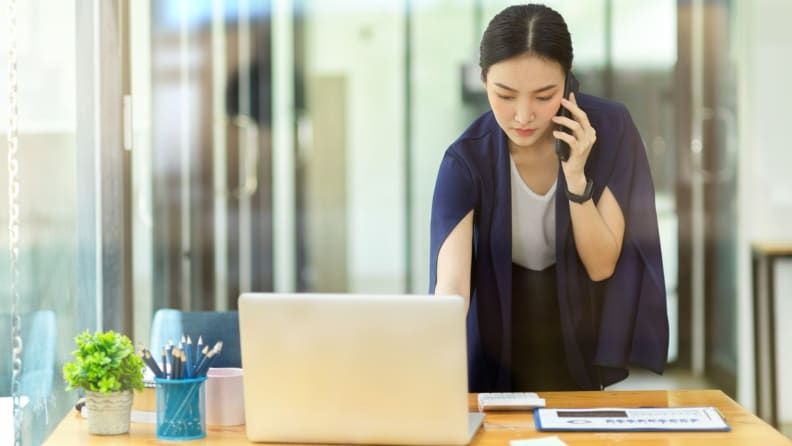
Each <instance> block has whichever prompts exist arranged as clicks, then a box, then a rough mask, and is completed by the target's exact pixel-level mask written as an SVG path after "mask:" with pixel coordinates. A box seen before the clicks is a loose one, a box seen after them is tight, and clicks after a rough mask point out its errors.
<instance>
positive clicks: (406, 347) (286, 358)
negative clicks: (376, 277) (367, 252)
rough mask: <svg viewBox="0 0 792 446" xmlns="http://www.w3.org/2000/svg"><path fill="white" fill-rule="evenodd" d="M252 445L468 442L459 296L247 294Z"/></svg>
mask: <svg viewBox="0 0 792 446" xmlns="http://www.w3.org/2000/svg"><path fill="white" fill-rule="evenodd" d="M239 331H240V336H241V338H240V347H241V350H242V367H243V369H244V370H245V374H244V398H245V419H246V430H247V437H248V439H249V440H250V441H262V442H292V443H357V444H362V443H366V444H391V445H395V444H404V445H408V444H426V445H441V444H442V445H464V444H467V443H469V442H470V440H471V438H472V437H473V435H474V434H475V432H476V430H477V429H478V427H479V426H480V424H481V421H482V418H483V415H482V414H480V413H473V414H468V392H467V360H466V355H467V352H466V342H465V305H464V303H463V301H462V299H461V298H460V297H457V296H427V295H368V294H278V293H246V294H242V295H241V296H240V298H239Z"/></svg>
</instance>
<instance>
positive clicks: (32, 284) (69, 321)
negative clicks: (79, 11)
mask: <svg viewBox="0 0 792 446" xmlns="http://www.w3.org/2000/svg"><path fill="white" fill-rule="evenodd" d="M16 3H17V9H16V11H15V12H16V20H15V23H16V39H15V40H16V43H15V45H14V46H15V51H16V56H17V58H16V71H17V73H16V79H17V87H16V89H15V90H9V81H10V78H9V74H10V73H9V68H10V65H9V58H8V57H5V56H6V55H7V54H9V53H8V52H7V49H8V48H9V44H10V43H12V42H11V41H10V40H9V39H10V38H11V36H10V32H11V30H12V29H11V27H10V26H7V24H10V23H11V21H10V17H9V11H10V9H9V8H8V4H7V2H1V3H0V5H2V7H0V23H3V26H2V27H0V47H2V48H3V57H0V79H2V81H0V96H1V97H2V98H3V101H2V104H3V106H2V107H0V135H2V137H0V140H1V141H2V143H3V150H2V153H3V157H2V159H3V161H2V162H0V166H2V169H0V185H2V190H3V193H0V220H2V222H3V223H2V226H3V228H4V230H3V231H0V284H1V285H2V286H0V333H2V334H3V335H2V339H3V340H4V342H2V343H0V444H4V445H5V444H13V441H14V429H13V420H14V418H13V415H12V409H11V407H12V398H11V397H12V361H11V359H12V351H11V347H12V342H11V339H10V337H9V335H10V334H12V320H13V319H12V317H13V316H12V315H11V314H10V312H11V308H12V301H14V300H16V303H17V305H16V309H17V310H18V312H19V315H20V318H19V334H20V336H21V346H22V350H21V359H22V362H21V364H20V365H21V373H22V374H21V376H20V379H19V386H18V395H19V396H20V400H21V402H22V404H23V406H24V409H23V411H22V431H21V440H22V441H23V442H24V444H26V445H27V444H33V445H35V444H39V443H40V442H41V441H42V440H43V439H44V438H45V437H46V435H47V434H48V433H49V432H50V431H51V430H52V429H53V428H54V426H55V425H56V424H57V423H58V422H59V420H60V419H61V418H62V417H63V416H64V415H65V414H66V412H67V411H69V410H70V409H71V408H72V404H73V401H74V400H75V398H76V396H75V395H73V394H72V395H69V394H67V393H66V392H65V390H64V389H65V386H64V385H63V379H62V377H61V373H60V370H61V368H62V366H63V363H64V362H65V361H67V360H69V356H70V353H71V351H72V350H73V341H72V337H71V336H69V335H66V336H63V335H61V336H57V335H56V334H71V333H74V332H75V325H76V324H75V319H76V316H77V280H78V278H77V269H76V265H77V255H78V248H77V241H76V234H77V227H76V226H77V212H78V206H77V193H76V174H75V172H76V166H77V161H76V159H77V158H76V146H75V129H76V105H75V104H76V102H75V73H76V62H75V61H76V54H75V50H76V48H75V46H76V45H75V33H76V31H75V5H74V2H60V1H45V0H37V1H25V2H16ZM53 46H54V47H53ZM10 95H12V96H15V97H16V103H17V104H18V105H17V106H18V108H17V111H18V120H17V121H16V122H17V136H18V137H17V147H18V149H17V152H16V159H17V162H18V164H17V165H18V174H17V178H18V185H19V188H18V195H17V197H18V198H17V199H16V201H17V203H18V209H19V214H18V215H19V218H18V221H19V233H18V234H19V237H18V243H17V244H15V248H16V249H18V251H17V252H18V257H17V259H18V261H17V262H16V266H17V268H16V269H17V270H18V275H17V276H16V281H15V283H16V290H17V296H16V298H14V296H13V293H12V287H11V284H12V281H13V273H12V270H11V265H10V262H11V260H10V259H11V256H10V253H9V249H11V245H10V240H9V237H10V232H9V230H8V229H7V228H8V227H9V226H8V225H9V216H10V214H9V212H10V207H9V205H10V204H11V203H10V202H9V190H8V188H9V187H10V186H11V185H10V184H9V172H10V168H9V166H12V165H13V163H10V161H11V160H9V158H8V154H9V151H8V148H9V146H10V142H9V141H8V138H7V137H8V136H9V133H8V131H9V118H10V116H9V113H10V112H11V108H10V107H9V104H10V101H7V100H6V99H7V98H10V97H11V96H10ZM7 160H8V162H7ZM17 345H18V344H17Z"/></svg>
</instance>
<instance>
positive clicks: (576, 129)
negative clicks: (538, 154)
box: [553, 93, 597, 184]
mask: <svg viewBox="0 0 792 446" xmlns="http://www.w3.org/2000/svg"><path fill="white" fill-rule="evenodd" d="M569 97H570V99H571V100H570V99H566V98H562V99H561V106H562V107H565V108H566V109H567V110H569V112H570V113H571V114H572V118H566V117H563V116H554V117H553V122H555V123H556V124H559V125H563V126H564V127H567V128H568V129H570V130H571V131H572V134H569V133H566V132H562V131H559V130H554V131H553V136H554V137H556V138H557V139H560V140H562V141H565V142H566V143H567V144H569V149H570V150H569V159H568V160H567V161H565V162H562V163H561V167H562V168H563V169H564V175H566V177H567V179H573V178H574V179H578V178H583V176H584V173H583V167H584V166H585V165H586V160H587V159H588V156H589V153H591V147H592V146H594V142H596V141H597V132H596V130H594V127H592V126H591V123H590V122H589V120H588V116H587V115H586V112H584V111H583V109H581V108H580V107H578V105H577V98H575V94H574V93H571V94H570V95H569ZM583 183H584V184H585V179H583Z"/></svg>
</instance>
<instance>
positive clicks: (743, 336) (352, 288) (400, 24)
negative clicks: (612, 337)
mask: <svg viewBox="0 0 792 446" xmlns="http://www.w3.org/2000/svg"><path fill="white" fill-rule="evenodd" d="M511 3H512V2H508V1H495V0H377V1H370V0H331V1H328V0H322V1H319V0H157V1H145V0H134V1H132V0H100V1H97V0H76V1H61V0H0V22H2V23H4V24H7V23H8V24H10V23H13V24H15V28H16V38H15V40H11V35H10V32H11V30H12V29H13V28H14V27H12V26H10V25H9V26H8V27H6V26H3V27H2V28H1V29H0V47H2V48H4V49H7V48H9V47H13V48H14V50H13V52H14V53H15V54H16V55H17V63H16V66H15V69H16V72H17V73H18V74H17V77H16V78H17V79H18V82H17V84H18V85H17V87H16V88H15V89H14V88H11V89H9V85H10V82H9V81H8V80H9V71H10V70H9V69H10V68H11V67H12V66H11V64H10V63H9V61H10V60H11V57H10V56H9V57H5V56H2V57H0V79H2V81H1V82H0V85H2V86H0V92H2V97H3V98H8V100H4V101H3V107H0V134H2V135H3V136H4V138H3V139H2V140H3V141H6V138H5V136H7V135H9V131H8V130H9V128H10V127H9V118H10V116H9V113H10V112H11V108H10V107H9V106H8V104H9V103H12V102H13V99H14V98H16V100H17V103H18V104H19V105H18V116H19V118H18V121H17V122H18V133H17V134H18V138H12V139H14V140H16V141H18V147H19V148H18V151H17V152H16V153H15V154H14V156H13V157H14V158H17V159H18V166H19V169H18V179H19V193H18V195H14V194H8V193H3V194H0V217H2V220H3V222H4V227H5V226H6V223H5V222H7V221H9V216H10V215H11V211H10V210H9V209H10V202H11V201H16V202H18V204H19V210H20V214H19V237H18V239H16V238H15V237H11V236H10V234H13V231H3V232H0V241H2V252H3V253H4V254H3V255H2V256H0V284H2V285H3V286H2V287H1V288H0V315H2V316H3V317H2V318H0V331H1V332H2V333H5V335H4V339H8V338H9V334H16V333H17V331H15V330H14V331H12V327H16V326H19V325H17V324H12V321H14V319H13V317H12V316H13V315H11V314H10V313H11V310H12V309H14V310H16V312H17V313H19V314H21V315H22V318H21V319H19V321H21V331H19V336H20V338H21V340H22V345H23V352H24V351H28V352H30V351H33V352H35V353H36V355H35V357H45V356H48V357H49V359H50V361H49V362H47V361H43V362H42V363H41V364H33V362H35V361H34V360H32V359H31V360H28V361H23V363H22V365H21V367H22V378H23V379H25V380H26V381H25V383H24V385H22V386H21V389H18V392H23V391H24V393H25V395H26V396H27V400H26V406H25V410H24V412H23V413H24V420H23V424H22V438H23V439H24V441H25V444H39V443H40V442H41V441H42V440H43V439H44V438H46V436H47V434H48V433H49V432H51V430H52V429H54V427H55V426H56V425H57V424H58V422H59V421H60V420H61V419H62V417H63V416H64V415H65V414H66V412H68V411H69V410H70V409H71V407H72V404H73V402H74V400H75V397H76V396H75V395H74V394H73V393H67V392H65V390H64V387H65V386H64V384H63V380H62V376H61V368H62V365H63V363H64V362H66V361H67V360H69V358H70V354H71V351H72V350H73V340H72V337H73V335H75V334H76V333H77V332H79V331H82V330H84V329H86V328H87V329H91V330H94V329H97V328H102V329H110V328H112V329H115V330H119V331H122V332H124V333H127V334H128V335H129V336H130V337H131V338H132V339H133V341H135V342H136V343H143V344H145V343H147V340H148V338H149V330H150V322H151V317H152V315H153V313H154V311H156V310H157V309H159V308H163V307H172V308H182V309H185V310H225V309H235V308H236V299H237V297H238V295H239V293H240V292H243V291H270V290H278V291H320V292H326V291H337V292H382V293H402V292H414V293H422V292H425V291H426V290H427V287H428V268H429V266H428V260H429V255H428V243H429V233H428V228H429V217H430V203H431V196H432V192H433V186H434V180H435V175H436V171H437V167H438V164H439V161H440V158H441V156H442V154H443V152H444V150H445V149H446V148H447V147H448V145H449V144H450V143H451V142H452V141H453V140H454V139H455V138H456V137H457V135H458V134H459V133H460V132H461V131H462V130H463V129H464V128H465V127H466V126H467V124H468V123H469V122H470V121H471V120H472V119H474V118H475V117H476V116H478V115H479V114H481V113H482V112H483V111H485V110H486V109H487V103H486V98H485V97H484V96H483V94H482V91H481V88H480V87H481V86H480V82H479V77H478V76H479V72H478V70H477V62H478V42H479V38H480V36H481V32H482V31H483V29H484V28H485V27H486V24H487V22H488V21H489V19H490V18H491V17H492V16H493V15H494V14H496V13H497V12H499V11H500V10H502V9H503V8H504V7H506V6H508V5H509V4H511ZM546 3H547V4H548V5H550V6H552V7H554V8H556V9H557V10H558V11H559V12H561V13H562V14H563V15H564V17H565V18H566V20H567V23H568V25H569V28H570V31H571V33H572V39H573V44H574V49H575V61H574V70H575V72H576V73H577V75H578V78H579V79H580V81H581V86H582V87H581V88H582V90H583V91H584V92H588V93H592V94H596V95H602V96H606V97H610V98H613V99H616V100H618V101H621V102H624V103H625V104H626V105H627V107H628V108H629V109H630V111H631V113H632V116H633V118H634V120H635V122H636V124H637V126H638V128H639V130H640V132H641V134H642V136H643V138H644V142H645V145H646V149H647V153H648V156H649V160H650V163H651V168H652V175H653V179H654V183H655V185H656V191H657V197H656V199H657V205H658V217H659V220H660V229H661V236H662V243H663V246H662V247H663V255H664V263H665V272H666V282H667V289H668V303H669V320H670V322H671V330H672V337H671V349H670V351H669V364H670V365H669V370H670V372H669V373H668V376H666V377H662V378H661V377H653V376H648V377H647V376H646V375H644V374H637V375H636V376H635V377H631V378H628V380H627V381H625V382H624V383H621V384H620V385H619V388H631V387H641V388H668V387H679V386H682V387H684V386H688V385H689V386H709V387H715V388H720V389H723V390H724V391H725V392H726V393H727V394H729V395H730V396H732V397H733V398H735V399H737V400H738V401H739V402H740V403H741V404H743V405H744V406H746V407H747V408H749V409H750V410H757V405H758V404H765V403H764V402H763V401H762V400H761V398H760V399H759V400H757V396H760V397H761V395H757V390H756V389H757V387H756V382H757V379H759V378H758V377H757V373H756V364H755V359H754V353H755V345H754V341H755V336H754V331H753V330H754V323H753V316H752V314H753V288H752V287H753V284H752V277H751V251H750V246H751V243H752V242H754V241H756V240H784V239H786V240H788V239H790V238H792V193H790V191H792V176H790V175H789V174H788V173H787V170H788V167H789V166H790V165H792V150H790V149H792V147H790V143H789V138H788V136H787V132H788V130H787V129H788V125H787V124H786V122H785V118H786V117H787V116H789V113H788V111H787V105H786V104H787V103H789V101H790V99H792V90H790V88H789V86H788V82H787V79H789V78H792V62H790V61H789V60H788V58H787V57H786V55H787V54H789V52H790V51H791V50H792V35H790V34H789V33H787V32H786V27H785V23H784V19H783V18H784V17H788V16H789V15H790V14H792V3H791V2H789V1H787V0H752V1H749V0H744V1H743V0H731V1H729V0H642V1H636V0H555V1H547V2H546ZM12 20H13V21H12ZM4 54H11V53H9V52H4ZM10 135H11V136H14V133H13V132H11V133H10ZM9 146H10V144H9ZM3 153H4V155H6V154H7V153H8V151H7V149H4V152H3ZM3 159H4V160H5V159H6V157H5V156H4V158H3ZM9 159H10V158H9ZM2 165H3V166H7V165H8V164H6V163H5V162H3V163H2ZM9 172H10V170H9V169H7V168H4V169H1V170H0V184H2V185H3V187H4V188H5V186H6V185H9ZM9 197H13V199H10V198H9ZM15 248H18V253H19V256H18V259H17V260H15V261H14V262H13V264H14V265H16V269H17V270H18V271H19V274H18V276H16V277H17V280H15V281H14V280H12V279H13V277H14V273H13V272H12V261H11V258H12V257H11V256H9V254H8V253H9V252H10V251H9V249H15ZM775 277H776V279H775V283H773V284H769V286H771V287H773V288H774V289H775V290H776V298H777V303H776V310H777V318H778V320H785V319H787V318H789V317H792V305H790V303H789V302H787V301H789V300H790V299H788V297H789V295H790V294H792V279H790V277H792V263H791V262H789V261H786V262H785V261H780V262H779V263H778V264H777V266H776V275H775ZM12 283H16V284H17V287H16V292H13V291H12V289H11V286H10V285H11V284H12ZM41 314H45V315H47V314H54V316H55V317H54V318H48V317H43V318H42V317H40V315H41ZM42 320H43V321H45V322H43V323H44V324H45V325H46V326H45V327H44V328H41V327H38V326H36V327H37V328H31V326H32V325H33V321H42ZM28 321H30V322H28ZM38 323H42V322H38ZM45 329H53V330H57V331H56V332H57V333H58V334H59V336H58V337H57V338H55V339H54V340H53V342H52V345H51V346H47V345H46V343H44V344H42V343H41V342H40V338H38V337H37V333H41V332H43V331H41V330H45ZM774 336H775V339H777V340H778V342H776V345H778V346H779V347H778V348H777V353H778V355H777V361H776V363H775V365H774V367H775V368H774V370H775V373H776V375H777V376H779V377H783V376H787V377H788V376H792V354H790V353H789V352H784V351H782V348H781V345H783V343H782V342H781V341H782V340H784V339H786V340H789V339H792V328H790V327H788V326H783V325H782V324H780V323H779V324H778V325H777V327H776V332H775V333H774ZM11 359H12V352H11V342H5V343H3V344H2V345H0V364H2V368H0V399H2V401H3V403H2V404H3V406H2V407H0V423H5V424H0V432H2V434H0V435H6V436H8V437H7V438H11V437H10V436H9V435H11V434H8V433H9V432H13V430H9V429H10V427H11V421H9V420H11V419H12V417H11V410H10V407H11V406H10V404H11V399H10V396H11V388H12V385H11V384H12V382H11V381H12V379H11V370H12V366H11ZM42 364H43V365H42ZM37 367H38V369H37ZM34 373H41V375H38V374H36V375H34ZM33 376H35V379H34V378H33ZM25 377H27V378H25ZM776 391H777V394H778V405H779V406H778V418H779V420H780V425H781V427H783V425H784V423H792V403H790V402H792V385H790V383H789V382H785V381H784V380H783V379H781V380H779V382H778V388H777V389H776ZM765 396H766V395H765ZM765 399H766V398H765ZM757 401H759V403H757ZM7 438H5V437H3V438H0V443H3V441H6V440H7ZM3 444H5V443H3Z"/></svg>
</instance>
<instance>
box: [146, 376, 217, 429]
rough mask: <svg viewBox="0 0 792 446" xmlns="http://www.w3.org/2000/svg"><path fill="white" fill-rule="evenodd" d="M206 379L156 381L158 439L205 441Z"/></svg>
mask: <svg viewBox="0 0 792 446" xmlns="http://www.w3.org/2000/svg"><path fill="white" fill-rule="evenodd" d="M204 381H206V377H205V376H204V377H200V378H192V379H162V378H155V379H154V382H155V383H156V384H157V438H159V439H162V440H172V441H173V440H175V441H179V440H195V439H198V438H204V437H206V400H205V398H206V397H205V390H204Z"/></svg>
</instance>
